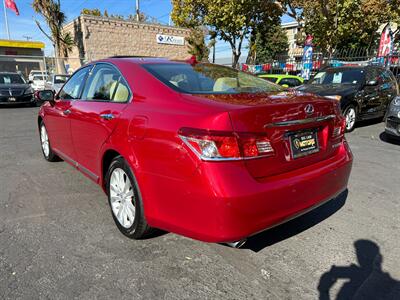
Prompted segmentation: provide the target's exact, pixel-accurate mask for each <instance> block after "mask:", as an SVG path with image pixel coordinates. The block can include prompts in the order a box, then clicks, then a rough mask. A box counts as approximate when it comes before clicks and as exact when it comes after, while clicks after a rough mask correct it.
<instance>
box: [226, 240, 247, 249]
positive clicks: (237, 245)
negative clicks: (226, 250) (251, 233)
mask: <svg viewBox="0 0 400 300" xmlns="http://www.w3.org/2000/svg"><path fill="white" fill-rule="evenodd" d="M246 242H247V239H243V240H240V241H236V242H231V243H225V244H226V245H228V246H229V247H231V248H237V249H238V248H241V247H243V245H244V244H245V243H246Z"/></svg>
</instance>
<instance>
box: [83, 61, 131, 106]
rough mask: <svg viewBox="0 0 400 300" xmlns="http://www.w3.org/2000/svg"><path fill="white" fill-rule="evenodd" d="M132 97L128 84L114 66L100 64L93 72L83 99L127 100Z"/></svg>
mask: <svg viewBox="0 0 400 300" xmlns="http://www.w3.org/2000/svg"><path fill="white" fill-rule="evenodd" d="M129 98H130V92H129V88H128V84H127V83H126V81H125V80H124V78H123V77H122V76H121V74H120V73H119V72H118V71H117V70H116V69H115V68H114V67H112V66H109V65H106V64H98V65H96V66H95V67H94V70H93V71H92V72H91V74H90V76H89V78H88V81H87V84H86V86H85V90H84V91H83V95H82V99H84V100H93V101H112V102H127V101H128V100H129Z"/></svg>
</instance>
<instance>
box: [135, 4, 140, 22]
mask: <svg viewBox="0 0 400 300" xmlns="http://www.w3.org/2000/svg"><path fill="white" fill-rule="evenodd" d="M136 21H137V22H139V21H140V17H139V0H136Z"/></svg>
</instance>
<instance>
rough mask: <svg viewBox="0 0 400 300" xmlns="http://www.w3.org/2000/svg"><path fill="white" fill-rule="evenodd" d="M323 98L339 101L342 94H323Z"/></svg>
mask: <svg viewBox="0 0 400 300" xmlns="http://www.w3.org/2000/svg"><path fill="white" fill-rule="evenodd" d="M325 98H329V99H333V100H337V101H340V99H342V96H339V95H328V96H325Z"/></svg>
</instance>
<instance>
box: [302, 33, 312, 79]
mask: <svg viewBox="0 0 400 300" xmlns="http://www.w3.org/2000/svg"><path fill="white" fill-rule="evenodd" d="M312 40H313V36H312V35H310V34H309V35H307V38H306V41H305V43H304V52H303V61H302V62H303V69H302V70H301V77H303V79H304V80H309V79H310V77H311V70H312V66H313V64H312V55H313V45H312Z"/></svg>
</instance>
